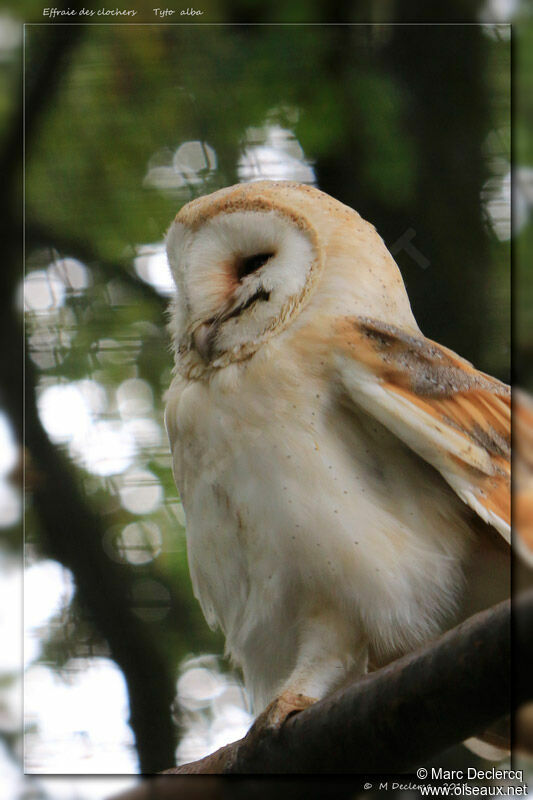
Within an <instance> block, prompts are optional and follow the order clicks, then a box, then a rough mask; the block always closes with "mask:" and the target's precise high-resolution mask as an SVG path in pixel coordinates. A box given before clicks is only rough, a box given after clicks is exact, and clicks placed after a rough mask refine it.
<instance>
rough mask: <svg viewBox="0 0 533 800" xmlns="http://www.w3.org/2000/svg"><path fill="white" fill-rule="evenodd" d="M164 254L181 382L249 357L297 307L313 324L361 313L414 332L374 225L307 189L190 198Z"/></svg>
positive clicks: (258, 187)
mask: <svg viewBox="0 0 533 800" xmlns="http://www.w3.org/2000/svg"><path fill="white" fill-rule="evenodd" d="M167 253H168V260H169V263H170V267H171V269H172V272H173V275H174V279H175V281H176V286H177V295H176V299H175V302H174V307H173V309H172V321H171V325H170V329H171V333H172V336H173V339H174V350H175V354H176V368H177V371H178V372H179V373H180V374H181V375H184V376H186V377H187V378H191V379H196V378H199V377H200V376H202V375H204V374H206V373H208V372H210V371H212V370H214V369H215V370H216V369H220V368H223V367H226V366H227V365H229V364H230V363H232V362H235V361H242V360H243V359H246V358H249V357H251V356H253V355H254V354H255V353H256V352H257V350H258V349H259V348H260V347H261V346H262V345H263V344H264V343H265V342H266V341H267V340H268V339H270V338H272V337H273V336H276V335H277V334H279V333H280V332H281V331H284V330H285V329H286V328H288V326H289V325H291V324H292V323H293V322H294V321H295V318H296V317H297V316H298V315H300V314H302V312H303V311H304V310H305V309H307V310H308V311H309V315H308V316H309V317H310V318H311V317H313V318H314V319H315V320H316V319H318V316H320V317H321V318H322V319H324V320H326V319H329V320H330V321H331V322H334V321H335V320H337V319H338V318H340V317H342V316H344V315H353V314H361V315H363V314H364V315H367V316H372V317H375V318H376V319H380V320H382V321H383V322H391V323H395V324H397V323H398V322H401V323H402V324H403V325H404V327H405V328H406V329H409V330H411V331H416V330H418V329H417V326H416V322H415V321H414V319H413V316H412V313H411V309H410V306H409V300H408V298H407V294H406V292H405V288H404V285H403V281H402V278H401V275H400V273H399V270H398V268H397V266H396V264H395V263H394V260H393V259H392V257H391V256H390V254H389V253H388V251H387V249H386V247H385V245H384V244H383V242H382V240H381V239H380V237H379V236H378V234H377V233H376V231H375V229H374V228H373V226H372V225H369V224H368V223H367V222H365V221H364V220H362V219H361V217H360V216H359V214H357V213H356V212H355V211H353V210H352V209H350V208H348V207H347V206H344V205H343V204H342V203H339V202H338V201H337V200H334V199H333V198H332V197H329V196H328V195H326V194H324V193H323V192H320V191H319V190H318V189H314V188H313V187H311V186H303V185H300V184H295V183H291V182H288V181H280V182H275V181H257V182H255V183H249V184H242V185H238V186H230V187H228V188H227V189H221V190H219V191H217V192H214V193H213V194H211V195H207V196H205V197H200V198H198V199H196V200H193V201H192V202H191V203H188V204H187V205H186V206H184V207H183V208H182V209H181V211H180V212H179V214H178V215H177V217H176V219H175V220H174V222H173V224H172V226H171V228H170V230H169V233H168V236H167ZM302 319H303V317H302Z"/></svg>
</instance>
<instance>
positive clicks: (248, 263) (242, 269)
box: [237, 253, 274, 281]
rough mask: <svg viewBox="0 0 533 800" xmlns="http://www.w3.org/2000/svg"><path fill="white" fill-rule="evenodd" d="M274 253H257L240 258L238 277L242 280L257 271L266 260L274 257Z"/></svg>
mask: <svg viewBox="0 0 533 800" xmlns="http://www.w3.org/2000/svg"><path fill="white" fill-rule="evenodd" d="M273 255H274V253H256V254H254V255H253V256H246V258H241V259H239V262H238V264H237V278H238V279H239V280H240V281H242V279H243V278H245V277H246V276H247V275H251V274H252V272H257V270H258V269H260V268H261V267H262V266H263V265H264V264H266V262H267V261H268V260H269V259H270V258H272V256H273Z"/></svg>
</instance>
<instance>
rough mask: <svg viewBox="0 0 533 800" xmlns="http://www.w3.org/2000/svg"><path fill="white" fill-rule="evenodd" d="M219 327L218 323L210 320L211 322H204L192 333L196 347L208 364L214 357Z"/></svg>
mask: <svg viewBox="0 0 533 800" xmlns="http://www.w3.org/2000/svg"><path fill="white" fill-rule="evenodd" d="M217 329H218V325H217V323H216V322H215V321H214V320H209V322H202V324H201V325H199V326H198V327H197V328H196V330H195V331H194V333H193V335H192V340H193V344H194V347H195V349H196V351H197V352H198V354H199V355H200V357H201V358H202V360H203V361H205V363H206V364H208V363H209V362H210V361H211V359H212V358H213V351H214V349H215V337H216V334H217Z"/></svg>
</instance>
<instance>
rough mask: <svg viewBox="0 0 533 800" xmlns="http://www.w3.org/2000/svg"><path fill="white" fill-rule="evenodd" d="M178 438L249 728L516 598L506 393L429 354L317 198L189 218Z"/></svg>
mask: <svg viewBox="0 0 533 800" xmlns="http://www.w3.org/2000/svg"><path fill="white" fill-rule="evenodd" d="M167 253H168V259H169V263H170V266H171V270H172V273H173V276H174V279H175V283H176V289H177V291H176V297H175V300H174V302H173V307H172V314H171V316H172V319H171V324H170V330H171V335H172V338H173V347H174V352H175V373H174V378H173V381H172V384H171V387H170V389H169V391H168V395H167V407H166V424H167V430H168V433H169V439H170V442H171V447H172V452H173V467H174V474H175V478H176V482H177V486H178V488H179V491H180V495H181V499H182V503H183V507H184V510H185V515H186V521H187V524H186V531H187V547H188V558H189V564H190V571H191V576H192V582H193V587H194V592H195V595H196V597H197V598H198V600H199V601H200V603H201V606H202V609H203V611H204V614H205V617H206V619H207V621H208V623H209V624H210V625H212V626H220V628H221V629H222V631H223V632H224V634H225V637H226V647H227V651H228V653H229V654H230V655H231V657H232V658H233V660H234V661H235V662H236V663H237V664H239V665H240V666H241V667H242V670H243V674H244V680H245V684H246V686H247V688H248V690H249V693H250V696H251V698H252V702H253V708H254V711H255V712H256V713H258V712H260V711H261V710H263V709H265V707H266V706H267V705H268V704H269V703H271V701H273V699H274V698H276V697H280V696H281V697H289V698H291V697H292V698H295V697H300V698H304V699H305V698H309V702H311V701H312V700H313V699H317V698H322V697H324V696H325V695H327V694H328V693H330V692H331V691H333V690H335V689H337V688H339V687H342V686H343V685H344V684H345V683H347V682H349V681H352V680H353V679H354V678H357V676H360V675H363V674H364V673H365V671H366V670H367V669H369V666H371V667H372V668H374V667H377V666H380V665H382V664H384V663H387V662H388V661H390V660H391V659H393V658H395V657H397V656H398V655H400V654H402V653H405V652H406V651H409V650H411V649H413V648H415V647H417V646H418V645H420V644H422V643H424V642H427V641H428V640H430V639H431V638H432V637H435V636H436V635H438V634H439V633H440V632H441V631H442V630H444V629H446V628H448V627H451V626H452V625H454V624H456V623H457V622H458V621H459V620H461V619H463V618H465V617H466V616H468V615H469V614H471V613H473V612H474V611H476V610H479V609H481V608H483V607H486V606H488V605H491V604H492V603H494V602H496V601H498V600H499V599H503V598H504V597H506V596H507V595H508V593H509V553H508V549H509V548H508V546H507V544H506V543H508V542H509V414H510V397H509V389H508V387H507V386H505V385H504V384H502V383H500V382H499V381H497V380H495V379H494V378H492V377H490V376H488V375H485V374H483V373H481V372H478V371H477V370H476V369H475V368H474V367H473V366H472V365H471V364H469V363H468V362H467V361H465V360H464V359H462V358H461V357H459V356H458V355H456V354H455V353H453V352H452V351H451V350H448V349H447V348H445V347H442V346H440V345H439V344H436V343H435V342H433V341H430V340H428V339H426V338H425V337H424V336H423V335H422V333H421V332H420V330H419V328H418V326H417V323H416V321H415V319H414V317H413V314H412V311H411V308H410V305H409V300H408V297H407V293H406V290H405V287H404V284H403V281H402V278H401V275H400V272H399V269H398V267H397V266H396V264H395V262H394V260H393V258H392V257H391V255H390V254H389V252H388V251H387V249H386V247H385V245H384V243H383V241H382V240H381V238H380V237H379V235H378V234H377V232H376V230H375V229H374V227H373V226H372V225H371V224H369V223H368V222H365V221H364V220H363V219H362V218H361V217H360V216H359V214H357V213H356V212H355V211H353V210H352V209H350V208H348V207H347V206H345V205H343V204H342V203H340V202H338V201H337V200H335V199H333V198H331V197H329V196H328V195H326V194H324V193H323V192H321V191H319V190H317V189H315V188H312V187H310V186H304V185H299V184H295V183H290V182H271V181H260V182H255V183H249V184H243V185H237V186H232V187H230V188H227V189H222V190H220V191H217V192H215V193H213V194H211V195H208V196H206V197H201V198H198V199H196V200H193V201H192V202H190V203H189V204H188V205H186V206H185V207H184V208H182V210H181V211H180V212H179V214H178V215H177V217H176V219H175V221H174V223H173V224H172V225H171V227H170V230H169V233H168V236H167Z"/></svg>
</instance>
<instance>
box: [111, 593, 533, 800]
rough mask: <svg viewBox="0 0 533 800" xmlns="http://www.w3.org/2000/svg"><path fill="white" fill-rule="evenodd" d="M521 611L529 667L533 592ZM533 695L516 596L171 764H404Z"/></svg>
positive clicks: (333, 768)
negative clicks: (278, 720) (516, 668)
mask: <svg viewBox="0 0 533 800" xmlns="http://www.w3.org/2000/svg"><path fill="white" fill-rule="evenodd" d="M513 611H514V614H515V617H514V619H515V620H516V623H517V627H516V631H517V638H518V642H515V643H518V644H520V646H521V650H520V661H521V665H522V669H523V671H522V675H525V674H529V675H531V672H532V670H533V593H528V594H526V595H524V596H523V597H522V598H521V599H519V600H518V601H517V602H516V603H515V605H514V609H513ZM528 665H529V668H528ZM532 697H533V687H532V685H531V681H530V680H525V679H523V678H522V679H520V680H518V681H517V683H516V685H515V687H514V691H513V695H512V697H511V605H510V602H509V601H507V602H504V603H501V604H499V605H497V606H494V607H493V608H491V609H489V610H487V611H484V612H481V613H480V614H476V615H475V616H474V617H472V618H470V619H469V620H467V621H466V622H464V623H463V624H461V625H459V626H458V627H457V628H454V629H453V630H451V631H449V632H448V633H446V634H444V635H443V636H442V637H441V638H440V639H438V640H437V641H436V642H433V643H431V644H430V645H428V646H426V647H425V648H423V649H422V650H419V651H417V652H415V653H412V654H409V655H407V656H405V657H404V658H401V659H399V660H397V661H395V662H393V663H392V664H389V665H388V666H387V667H385V668H383V669H381V670H379V671H377V672H374V673H371V674H369V675H367V676H365V677H364V678H363V679H362V680H359V681H357V682H356V683H354V684H352V685H351V686H349V687H348V688H346V689H344V690H342V691H339V692H337V693H335V694H333V695H332V696H330V697H328V698H326V699H325V700H322V701H321V702H319V703H316V704H315V705H314V706H311V707H310V708H309V709H307V710H305V711H303V712H301V713H299V714H297V715H295V716H293V717H291V718H289V719H288V720H287V722H286V723H285V724H284V725H283V727H282V728H281V730H279V731H277V732H275V733H270V732H269V733H268V734H265V733H264V732H261V733H260V734H259V735H258V734H257V733H256V732H255V731H254V730H253V729H252V730H251V731H250V732H249V733H248V734H247V736H246V737H245V738H244V739H241V740H240V741H238V742H234V743H233V744H230V745H227V746H226V747H223V748H221V749H220V750H218V751H217V752H216V753H213V754H211V755H210V756H207V757H206V758H204V759H201V760H200V761H196V762H192V763H191V764H186V765H184V766H181V767H176V768H173V769H170V770H167V774H174V775H179V774H192V773H218V774H245V773H248V774H251V773H262V774H284V773H299V774H305V773H307V774H309V773H313V774H317V773H337V774H338V773H353V774H357V773H365V774H367V773H382V774H383V773H398V772H405V771H408V770H409V769H411V768H412V767H413V766H415V765H417V764H420V763H423V762H424V761H426V760H427V759H429V758H431V757H432V756H435V755H436V754H438V753H439V752H441V751H442V750H444V749H446V748H447V747H450V746H451V745H453V744H456V743H458V742H461V741H463V740H464V739H466V738H468V737H470V736H475V735H478V734H480V733H482V732H483V731H484V730H485V729H486V728H487V727H488V726H489V725H491V724H492V723H494V722H495V721H496V720H498V719H499V718H501V717H502V716H504V715H506V714H508V713H509V712H510V710H511V709H514V708H516V707H517V706H518V705H519V704H521V703H523V702H524V701H526V700H528V699H530V698H532ZM156 796H157V795H154V797H156ZM165 796H166V795H165ZM124 800H127V796H125V797H124Z"/></svg>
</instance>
